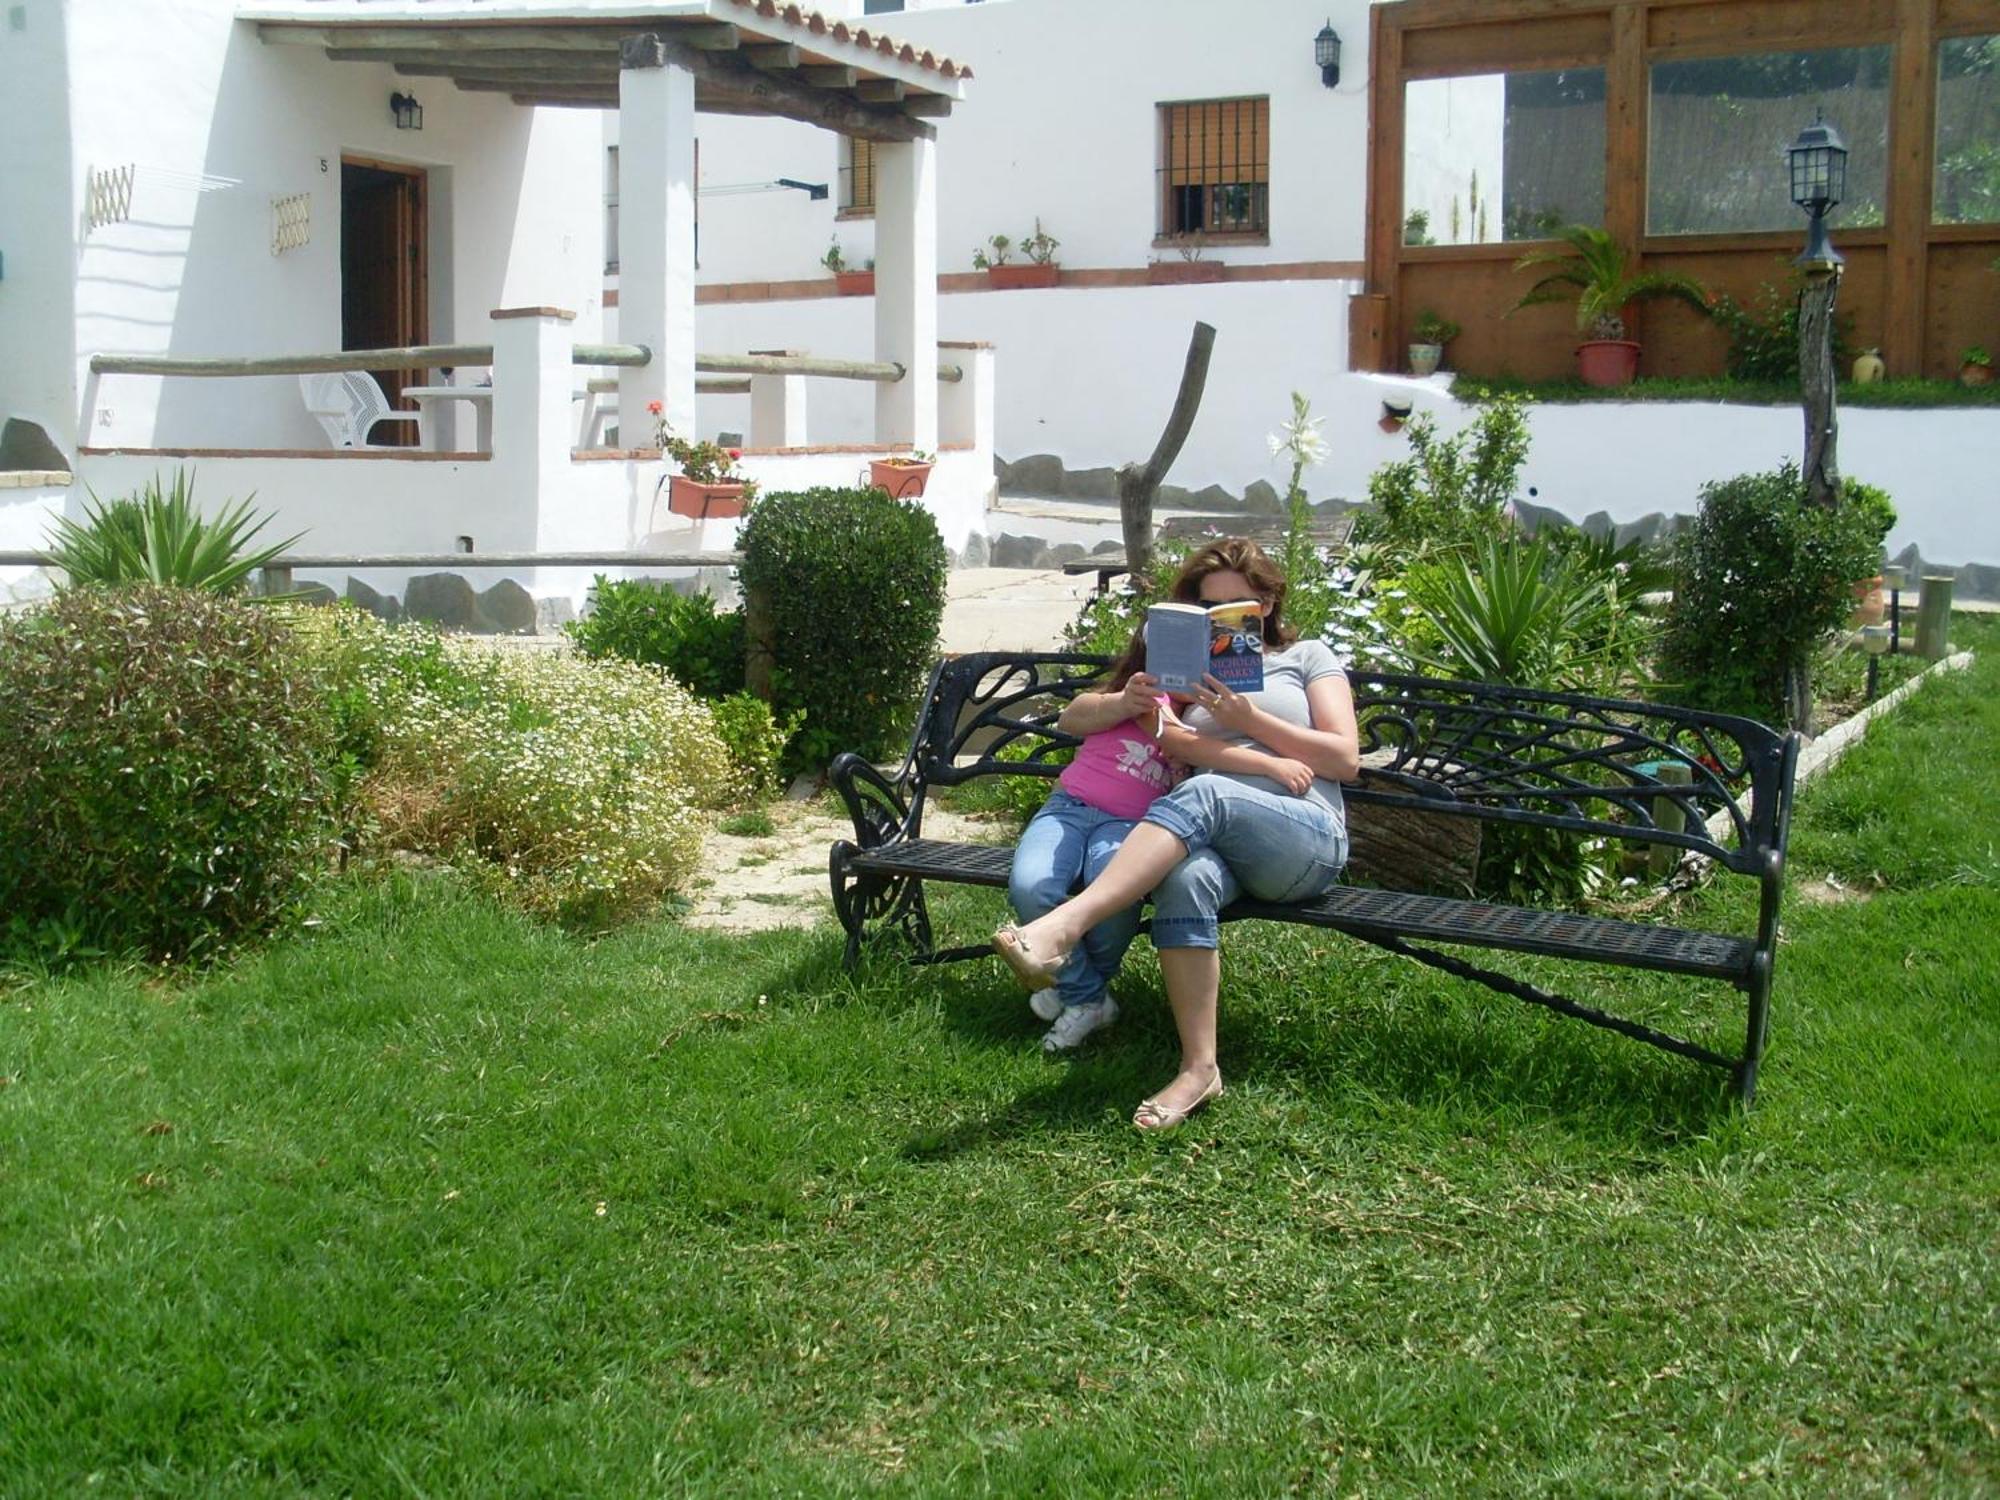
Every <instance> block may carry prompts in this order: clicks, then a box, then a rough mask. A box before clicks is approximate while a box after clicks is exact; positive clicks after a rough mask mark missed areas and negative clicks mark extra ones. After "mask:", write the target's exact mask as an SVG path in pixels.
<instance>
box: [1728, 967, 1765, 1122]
mask: <svg viewBox="0 0 2000 1500" xmlns="http://www.w3.org/2000/svg"><path fill="white" fill-rule="evenodd" d="M1743 993H1744V995H1745V996H1746V997H1747V999H1748V1000H1749V1007H1748V1012H1749V1013H1748V1015H1747V1017H1746V1018H1745V1020H1744V1023H1743V1056H1742V1057H1741V1058H1739V1059H1738V1060H1737V1063H1736V1067H1735V1068H1734V1069H1733V1070H1732V1071H1733V1072H1734V1074H1735V1078H1736V1096H1737V1098H1739V1099H1741V1100H1742V1101H1743V1105H1744V1107H1745V1108H1746V1109H1747V1108H1749V1106H1750V1105H1751V1104H1752V1103H1753V1102H1754V1101H1755V1100H1756V1097H1757V1065H1758V1064H1759V1063H1760V1062H1762V1061H1763V1060H1764V1040H1765V1037H1766V1036H1767V1035H1768V1034H1769V1032H1770V1028H1771V956H1770V955H1769V954H1768V953H1760V954H1758V955H1757V956H1756V957H1755V958H1753V959H1752V960H1751V961H1750V982H1749V983H1748V984H1746V985H1745V986H1744V987H1743Z"/></svg>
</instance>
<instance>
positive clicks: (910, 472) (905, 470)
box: [868, 458, 932, 500]
mask: <svg viewBox="0 0 2000 1500" xmlns="http://www.w3.org/2000/svg"><path fill="white" fill-rule="evenodd" d="M931 468H932V465H930V464H926V463H898V462H897V461H896V460H895V459H893V458H877V459H871V460H870V461H869V464H868V482H869V483H870V484H872V485H874V486H875V488H876V489H878V490H887V491H888V492H889V497H890V498H891V499H892V500H914V499H916V498H917V496H919V495H921V494H922V493H923V492H924V485H925V484H926V483H928V482H929V480H930V477H931Z"/></svg>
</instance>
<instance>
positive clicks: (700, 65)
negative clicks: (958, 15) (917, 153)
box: [619, 30, 935, 141]
mask: <svg viewBox="0 0 2000 1500" xmlns="http://www.w3.org/2000/svg"><path fill="white" fill-rule="evenodd" d="M742 50H743V52H746V53H747V52H750V51H752V50H754V49H752V48H747V47H746V48H744V49H742ZM619 62H620V65H621V66H622V67H659V66H661V65H663V64H672V65H673V66H675V67H680V68H685V69H687V71H688V72H690V73H692V74H694V77H695V84H696V87H697V91H699V89H700V86H701V85H702V84H704V83H706V84H708V85H710V87H711V88H712V89H713V90H714V91H716V92H720V93H727V94H731V95H736V96H740V97H741V98H743V99H744V100H746V101H749V102H753V103H757V104H761V105H762V106H763V108H764V110H765V112H766V113H769V114H774V115H781V116H783V117H784V118H786V119H790V120H802V121H804V122H805V123H806V124H808V125H817V126H819V127H820V128H821V129H823V130H832V131H838V132H839V133H841V134H843V135H853V136H859V137H861V138H862V139H864V140H872V141H914V140H929V139H931V138H932V137H933V135H934V134H935V132H934V131H933V130H932V129H931V127H930V126H929V125H926V124H925V123H924V122H923V121H922V120H916V119H912V118H910V117H909V116H908V115H905V114H901V113H898V112H895V111H891V110H885V109H874V108H871V107H870V106H868V105H866V104H862V103H859V102H858V101H856V100H854V99H852V98H850V97H849V96H848V95H846V94H845V93H843V92H840V91H838V90H821V89H816V88H814V87H812V86H811V85H810V84H806V83H800V82H798V81H797V80H795V79H793V78H792V77H791V76H789V75H788V74H782V73H763V72H760V71H758V69H757V68H756V66H755V65H754V64H753V65H751V66H748V67H746V66H744V65H743V63H742V62H740V61H738V58H737V56H731V55H724V54H721V53H712V52H699V51H696V50H695V49H694V48H692V47H687V46H683V45H681V44H680V43H679V42H676V41H675V40H674V38H673V33H672V32H671V30H669V31H665V32H656V33H651V34H648V35H643V36H635V37H632V38H630V39H629V40H628V41H627V42H626V44H625V46H624V48H623V49H622V51H621V54H620V58H619ZM697 97H699V92H697Z"/></svg>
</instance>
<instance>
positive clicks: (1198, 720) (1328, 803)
mask: <svg viewBox="0 0 2000 1500" xmlns="http://www.w3.org/2000/svg"><path fill="white" fill-rule="evenodd" d="M1346 675H1347V669H1346V668H1345V667H1343V666H1342V665H1341V664H1340V661H1339V659H1338V658H1337V657H1335V656H1334V654H1333V650H1332V648H1331V647H1329V646H1328V645H1327V644H1326V642H1325V641H1309V640H1306V641H1294V642H1292V644H1291V645H1289V646H1287V647H1285V649H1284V650H1282V651H1272V650H1268V649H1267V650H1266V651H1265V652H1264V691H1263V692H1261V693H1246V694H1244V696H1245V697H1247V698H1248V699H1249V700H1250V701H1251V702H1252V703H1254V704H1256V705H1257V706H1258V707H1259V708H1261V709H1263V710H1264V712H1265V713H1267V714H1270V715H1271V716H1272V717H1274V718H1279V719H1283V720H1284V721H1285V722H1286V723H1288V724H1296V725H1298V726H1299V727H1300V728H1301V729H1311V728H1312V727H1313V721H1312V705H1311V704H1310V703H1308V702H1307V700H1306V688H1307V686H1308V685H1309V684H1311V683H1315V682H1318V681H1319V680H1320V678H1322V677H1345V676H1346ZM1181 720H1182V722H1183V723H1185V724H1186V725H1187V727H1188V728H1190V729H1192V730H1193V731H1194V732H1195V733H1196V734H1200V735H1205V736H1206V737H1207V738H1209V739H1212V740H1221V741H1222V742H1223V743H1224V744H1227V745H1243V746H1246V747H1248V748H1249V749H1252V750H1260V751H1262V752H1263V753H1264V754H1266V755H1275V754H1276V753H1277V752H1276V751H1274V750H1272V749H1271V747H1270V746H1269V745H1265V744H1260V743H1259V742H1258V741H1256V740H1254V739H1252V738H1251V737H1250V736H1249V735H1247V734H1232V733H1231V732H1230V731H1228V730H1227V729H1224V728H1223V727H1222V726H1221V725H1220V724H1218V723H1216V722H1215V716H1214V715H1212V714H1211V713H1209V712H1208V710H1207V709H1205V708H1197V707H1195V706H1194V705H1193V704H1189V705H1187V706H1186V707H1185V708H1183V709H1182V710H1181ZM1199 774H1206V775H1210V776H1227V777H1228V778H1229V779H1230V780H1231V781H1240V782H1242V783H1243V784H1244V785H1245V786H1254V787H1258V788H1260V789H1261V790H1263V791H1267V792H1276V793H1277V794H1278V795H1279V796H1281V797H1289V796H1290V795H1291V793H1290V792H1288V791H1286V790H1285V788H1284V787H1283V786H1282V785H1281V784H1279V783H1278V782H1276V781H1273V780H1272V779H1271V778H1270V777H1268V776H1250V775H1246V774H1243V773H1239V772H1235V771H1208V772H1205V773H1199ZM1306 795H1307V796H1309V797H1311V798H1313V800H1315V801H1316V802H1319V803H1320V804H1322V805H1323V806H1324V807H1325V808H1326V809H1327V810H1328V811H1329V812H1331V813H1332V814H1333V815H1334V817H1335V818H1336V819H1338V820H1339V822H1340V825H1341V827H1342V828H1345V827H1346V826H1347V814H1346V808H1345V806H1344V804H1343V803H1342V802H1341V798H1340V783H1339V782H1337V781H1329V780H1327V779H1326V778H1325V777H1323V776H1322V777H1318V778H1316V779H1315V780H1314V782H1313V784H1312V790H1311V791H1310V792H1308V793H1307V794H1306Z"/></svg>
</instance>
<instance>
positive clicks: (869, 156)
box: [840, 135, 875, 217]
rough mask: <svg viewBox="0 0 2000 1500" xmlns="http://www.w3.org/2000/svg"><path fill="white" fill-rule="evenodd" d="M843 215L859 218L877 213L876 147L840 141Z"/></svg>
mask: <svg viewBox="0 0 2000 1500" xmlns="http://www.w3.org/2000/svg"><path fill="white" fill-rule="evenodd" d="M840 211H841V212H842V213H843V214H848V215H853V216H857V217H861V216H866V215H868V214H872V213H874V212H875V143H874V142H873V141H864V140H858V139H856V138H855V137H854V136H851V135H844V136H842V137H841V138H840Z"/></svg>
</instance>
